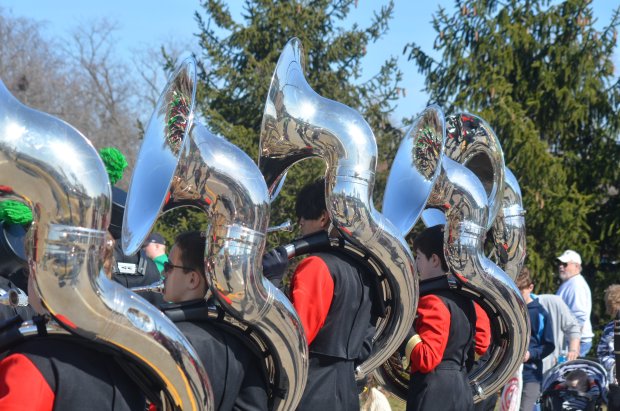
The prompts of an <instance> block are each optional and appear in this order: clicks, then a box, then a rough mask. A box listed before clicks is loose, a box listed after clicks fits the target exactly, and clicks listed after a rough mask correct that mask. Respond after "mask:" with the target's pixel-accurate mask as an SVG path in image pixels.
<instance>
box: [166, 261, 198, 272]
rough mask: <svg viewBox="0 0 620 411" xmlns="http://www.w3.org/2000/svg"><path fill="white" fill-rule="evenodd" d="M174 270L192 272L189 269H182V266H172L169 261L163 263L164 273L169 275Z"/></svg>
mask: <svg viewBox="0 0 620 411" xmlns="http://www.w3.org/2000/svg"><path fill="white" fill-rule="evenodd" d="M175 268H180V269H181V270H185V271H191V270H193V268H190V267H183V266H182V265H174V264H172V263H171V262H169V261H166V262H165V263H164V271H163V272H164V273H169V272H170V271H172V270H174V269H175Z"/></svg>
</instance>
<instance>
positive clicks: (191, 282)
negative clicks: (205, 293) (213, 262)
mask: <svg viewBox="0 0 620 411" xmlns="http://www.w3.org/2000/svg"><path fill="white" fill-rule="evenodd" d="M187 277H188V286H189V288H190V289H192V290H195V289H196V288H198V287H200V282H201V278H202V274H200V273H199V272H198V271H196V270H192V271H190V272H189V273H187Z"/></svg>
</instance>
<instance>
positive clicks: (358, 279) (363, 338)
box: [292, 250, 379, 411]
mask: <svg viewBox="0 0 620 411" xmlns="http://www.w3.org/2000/svg"><path fill="white" fill-rule="evenodd" d="M311 257H318V258H319V259H320V260H318V259H311ZM311 257H309V258H308V259H306V260H307V261H309V263H308V264H307V265H303V264H300V267H298V270H297V271H296V273H295V274H296V275H297V274H298V273H299V271H300V270H306V271H307V272H313V271H314V273H312V274H318V272H319V271H320V270H324V267H325V265H326V266H327V269H328V270H329V275H330V276H331V279H332V280H333V284H334V291H333V297H332V299H331V305H330V306H329V311H328V313H327V317H326V318H325V322H324V324H323V326H322V327H321V329H320V330H319V331H318V333H317V334H316V336H315V337H314V339H313V340H312V341H311V343H310V345H309V351H310V366H309V370H308V382H307V385H306V389H305V391H304V394H303V396H302V399H301V401H300V403H299V407H298V408H297V410H320V411H328V410H345V411H346V410H359V397H358V387H357V384H356V382H355V367H357V366H358V365H359V364H360V363H362V362H363V361H364V360H366V359H367V358H368V357H369V355H370V353H371V351H372V337H373V336H374V333H375V325H376V321H377V317H378V314H379V313H378V311H376V310H377V309H376V308H375V307H374V305H373V301H374V283H373V281H372V278H371V276H372V274H371V273H370V272H369V270H368V269H367V267H366V266H365V265H364V264H363V263H361V262H360V261H358V260H356V259H354V258H352V257H351V256H349V255H347V254H345V253H343V252H342V251H339V250H331V251H327V252H321V253H316V254H312V255H311ZM321 261H322V263H321ZM323 264H324V265H323ZM297 281H299V280H297ZM297 284H298V283H296V282H295V281H294V282H293V290H292V292H293V300H294V301H293V304H294V305H295V303H296V302H295V299H294V293H295V289H294V287H295V286H296V285H297ZM295 308H298V305H296V307H295Z"/></svg>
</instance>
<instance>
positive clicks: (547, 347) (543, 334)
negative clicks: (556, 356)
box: [523, 299, 555, 384]
mask: <svg viewBox="0 0 620 411" xmlns="http://www.w3.org/2000/svg"><path fill="white" fill-rule="evenodd" d="M527 312H528V314H529V316H530V327H531V334H530V343H529V345H528V347H527V350H528V351H529V352H530V358H529V359H528V360H527V361H526V362H525V363H524V364H523V383H524V384H525V383H527V382H539V383H542V360H543V358H545V357H546V356H548V355H549V354H551V353H552V352H553V350H554V349H555V344H554V341H553V327H552V326H551V319H550V317H549V314H547V311H545V309H544V308H543V306H542V305H540V303H539V302H538V300H537V299H534V300H532V301H531V302H530V303H529V304H528V305H527Z"/></svg>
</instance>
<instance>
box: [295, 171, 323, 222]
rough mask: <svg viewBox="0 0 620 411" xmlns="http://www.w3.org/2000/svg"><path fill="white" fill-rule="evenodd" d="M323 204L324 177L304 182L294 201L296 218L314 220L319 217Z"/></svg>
mask: <svg viewBox="0 0 620 411" xmlns="http://www.w3.org/2000/svg"><path fill="white" fill-rule="evenodd" d="M326 210H327V207H326V206H325V178H319V179H318V180H315V181H313V182H311V183H308V184H306V185H305V186H303V187H302V189H301V190H299V193H298V194H297V200H296V201H295V214H296V215H297V218H302V217H303V218H305V219H306V220H316V219H317V218H319V217H321V214H322V213H323V211H326Z"/></svg>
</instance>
